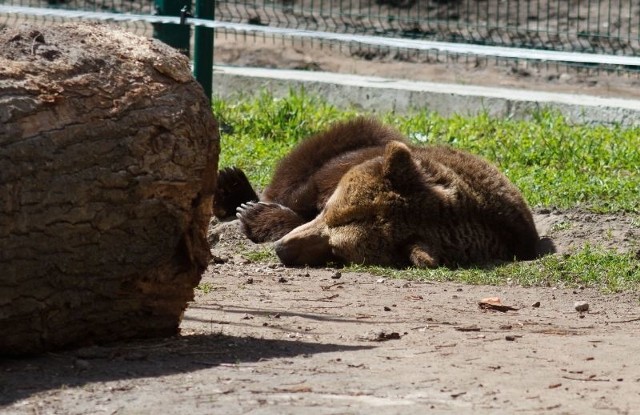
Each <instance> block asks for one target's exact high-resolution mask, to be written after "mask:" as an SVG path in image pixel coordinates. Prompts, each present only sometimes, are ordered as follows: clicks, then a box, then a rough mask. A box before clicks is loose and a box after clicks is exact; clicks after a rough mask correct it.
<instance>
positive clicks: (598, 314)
mask: <svg viewBox="0 0 640 415" xmlns="http://www.w3.org/2000/svg"><path fill="white" fill-rule="evenodd" d="M535 218H536V222H537V224H538V227H539V230H540V233H541V234H542V235H545V236H548V237H550V238H551V239H552V240H553V241H554V243H555V244H556V248H557V249H558V255H565V254H567V255H568V254H570V253H571V251H572V250H573V249H576V248H578V247H579V246H581V245H582V244H584V243H590V244H592V245H594V246H598V245H599V246H604V247H608V248H612V249H618V250H621V251H632V252H637V250H638V248H639V246H640V224H639V222H638V216H637V215H597V214H593V213H588V212H583V211H575V210H574V211H565V212H561V211H553V210H541V211H538V212H537V213H536V215H535ZM211 239H212V240H213V241H217V243H215V245H214V246H213V253H214V259H215V260H214V261H213V262H212V264H211V265H210V267H209V268H208V270H207V271H206V274H205V275H204V277H203V279H202V282H201V289H199V290H197V291H196V297H195V299H194V301H193V302H192V303H191V304H190V305H189V307H188V309H187V311H186V313H185V316H184V321H183V324H182V335H181V336H179V337H176V338H169V339H161V340H154V341H138V342H133V343H127V344H116V345H111V346H101V347H98V346H96V347H88V348H84V349H80V350H76V351H68V352H59V353H49V354H47V355H45V356H42V357H37V358H28V359H4V360H0V405H1V406H0V408H1V409H0V412H1V413H3V414H5V413H6V414H88V413H92V414H96V413H105V414H146V413H190V414H230V415H231V414H249V413H251V414H274V415H275V414H294V413H295V414H373V413H375V414H423V413H474V414H496V413H509V414H513V413H545V414H547V413H548V414H583V413H590V414H591V413H614V414H634V413H637V411H638V408H639V407H640V370H639V369H638V367H640V341H639V339H640V294H639V293H637V292H627V293H619V294H605V293H602V292H600V291H597V290H594V289H589V288H581V287H574V288H565V287H538V288H522V287H518V286H511V285H509V284H505V286H499V287H493V286H470V285H464V284H456V283H432V282H415V281H404V280H398V279H392V278H385V277H380V276H373V275H368V274H363V273H348V272H342V271H341V270H340V269H333V268H324V269H307V268H304V269H300V268H285V267H283V266H281V265H280V264H278V263H277V262H276V261H271V262H253V261H251V260H248V259H246V258H247V257H246V252H249V251H256V250H258V251H261V250H264V247H263V246H256V245H255V244H253V243H252V242H250V241H248V240H247V239H245V238H244V236H243V235H242V234H241V232H240V231H239V228H238V225H237V221H232V222H226V223H222V224H217V223H214V224H213V225H212V228H211ZM243 253H244V254H245V255H243ZM496 296H497V297H500V298H501V300H502V302H503V303H504V304H506V305H510V306H513V307H514V308H516V310H511V311H507V312H496V311H485V310H481V309H480V308H479V306H478V302H479V301H480V300H481V299H483V298H485V297H496ZM577 301H586V302H587V303H588V304H589V310H588V311H586V312H578V311H576V310H575V309H574V305H575V304H574V303H575V302H577Z"/></svg>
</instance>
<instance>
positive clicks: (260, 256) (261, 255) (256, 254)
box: [240, 248, 280, 262]
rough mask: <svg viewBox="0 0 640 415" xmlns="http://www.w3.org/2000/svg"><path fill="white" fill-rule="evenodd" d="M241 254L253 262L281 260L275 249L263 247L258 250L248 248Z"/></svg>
mask: <svg viewBox="0 0 640 415" xmlns="http://www.w3.org/2000/svg"><path fill="white" fill-rule="evenodd" d="M240 255H242V257H243V258H244V259H246V260H247V261H251V262H279V261H280V260H279V259H278V257H277V256H276V253H275V252H274V251H273V249H270V248H261V249H258V250H247V251H244V252H242V253H241V254H240Z"/></svg>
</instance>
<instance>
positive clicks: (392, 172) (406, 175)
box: [382, 141, 421, 192]
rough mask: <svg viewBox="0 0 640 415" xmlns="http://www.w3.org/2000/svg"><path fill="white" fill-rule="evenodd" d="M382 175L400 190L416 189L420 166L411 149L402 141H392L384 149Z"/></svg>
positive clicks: (419, 176) (410, 190)
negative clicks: (412, 155)
mask: <svg viewBox="0 0 640 415" xmlns="http://www.w3.org/2000/svg"><path fill="white" fill-rule="evenodd" d="M382 175H383V177H384V178H385V179H386V180H389V182H390V183H391V185H392V186H393V188H394V189H395V190H398V191H400V192H404V191H405V190H406V191H409V192H413V191H415V190H416V187H417V186H418V183H419V182H420V178H421V175H420V168H419V167H418V165H417V164H416V162H415V161H414V160H413V158H412V157H411V149H410V148H409V146H407V145H406V144H404V143H402V142H400V141H391V142H390V143H388V144H387V146H386V147H385V149H384V161H383V162H382Z"/></svg>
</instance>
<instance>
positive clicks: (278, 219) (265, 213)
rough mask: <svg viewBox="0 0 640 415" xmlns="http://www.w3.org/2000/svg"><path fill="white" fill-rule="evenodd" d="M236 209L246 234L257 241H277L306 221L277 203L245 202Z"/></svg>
mask: <svg viewBox="0 0 640 415" xmlns="http://www.w3.org/2000/svg"><path fill="white" fill-rule="evenodd" d="M236 211H237V212H238V213H236V216H237V217H238V219H240V223H241V224H242V230H243V232H244V234H245V235H247V238H249V239H251V240H252V241H253V242H256V243H261V242H272V241H277V240H278V239H280V238H282V237H283V236H284V235H286V234H288V233H289V232H291V231H292V230H293V229H295V228H297V227H298V226H300V225H302V224H304V223H305V222H306V221H305V220H304V219H303V218H302V217H300V215H298V214H297V213H296V212H294V211H293V210H291V209H289V208H288V207H286V206H282V205H280V204H277V203H266V202H249V203H243V204H242V205H240V207H238V209H237V210H236Z"/></svg>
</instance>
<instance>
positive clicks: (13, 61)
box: [0, 24, 219, 355]
mask: <svg viewBox="0 0 640 415" xmlns="http://www.w3.org/2000/svg"><path fill="white" fill-rule="evenodd" d="M218 153H219V136H218V127H217V124H216V122H215V120H214V119H213V116H212V114H211V109H210V105H209V103H208V100H207V99H206V97H205V96H204V93H203V91H202V89H201V88H200V86H199V85H198V84H197V82H195V80H194V79H193V78H192V76H191V74H190V69H189V62H188V60H187V59H186V58H185V57H183V56H182V55H181V54H179V53H177V52H175V51H174V50H172V49H171V48H169V47H167V46H165V45H163V44H161V43H159V42H156V41H154V40H151V39H146V38H141V37H138V36H134V35H132V34H129V33H126V32H123V31H120V30H117V29H113V28H109V27H107V26H98V25H84V24H64V25H58V26H53V27H34V26H22V27H19V28H17V29H4V30H2V31H0V354H12V355H17V354H30V353H37V352H41V351H45V350H51V349H56V348H62V347H71V346H76V345H83V344H94V343H100V342H107V341H113V340H119V339H127V338H134V337H151V336H167V335H173V334H175V333H177V331H178V326H179V323H180V319H181V316H182V313H183V311H184V309H185V307H186V303H187V301H189V300H191V299H192V298H193V289H194V287H195V285H196V284H197V283H198V282H199V280H200V276H201V274H202V272H203V270H204V269H205V267H206V266H207V263H208V260H209V256H210V251H209V246H208V244H207V240H206V229H207V225H208V223H209V219H210V215H211V197H212V194H213V191H214V187H215V180H216V171H217V164H218Z"/></svg>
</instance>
